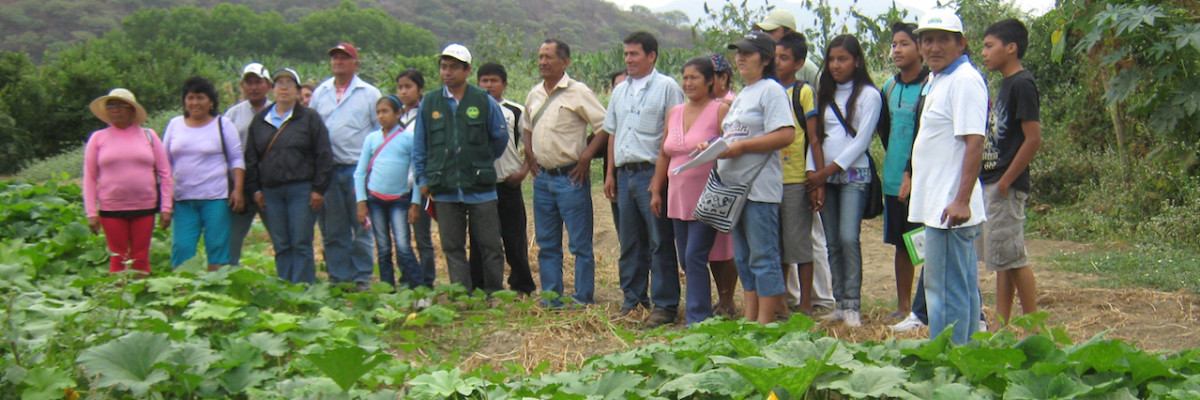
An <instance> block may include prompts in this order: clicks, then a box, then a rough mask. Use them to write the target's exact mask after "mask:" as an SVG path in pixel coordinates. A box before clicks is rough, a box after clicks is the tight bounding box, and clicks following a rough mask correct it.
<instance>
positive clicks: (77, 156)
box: [17, 145, 83, 183]
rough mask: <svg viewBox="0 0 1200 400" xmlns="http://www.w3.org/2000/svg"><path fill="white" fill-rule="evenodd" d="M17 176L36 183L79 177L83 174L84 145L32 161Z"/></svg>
mask: <svg viewBox="0 0 1200 400" xmlns="http://www.w3.org/2000/svg"><path fill="white" fill-rule="evenodd" d="M17 176H20V177H21V179H24V180H25V181H27V182H35V183H37V182H48V181H51V180H55V179H57V180H71V179H79V178H81V177H82V176H83V146H82V145H81V146H79V147H76V148H74V149H71V150H68V151H67V152H65V153H61V154H58V155H54V156H50V157H46V158H43V159H40V160H37V161H34V162H31V163H29V164H28V165H26V166H25V168H22V169H21V172H18V173H17Z"/></svg>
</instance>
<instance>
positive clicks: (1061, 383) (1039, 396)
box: [1004, 370, 1092, 400]
mask: <svg viewBox="0 0 1200 400" xmlns="http://www.w3.org/2000/svg"><path fill="white" fill-rule="evenodd" d="M1008 378H1009V379H1010V380H1011V382H1010V383H1009V385H1008V388H1007V390H1005V392H1004V399H1005V400H1044V399H1073V398H1076V397H1078V396H1082V395H1085V394H1087V393H1088V392H1090V391H1091V390H1092V387H1091V386H1088V385H1086V384H1084V383H1083V382H1080V381H1079V378H1077V377H1074V376H1072V375H1068V374H1058V375H1050V376H1039V375H1034V374H1033V373H1032V372H1029V371H1024V370H1021V371H1013V372H1011V373H1009V374H1008Z"/></svg>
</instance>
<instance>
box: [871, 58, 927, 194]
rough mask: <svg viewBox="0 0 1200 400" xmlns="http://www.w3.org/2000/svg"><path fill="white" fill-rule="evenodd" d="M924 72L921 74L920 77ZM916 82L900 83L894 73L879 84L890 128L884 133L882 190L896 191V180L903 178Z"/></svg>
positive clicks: (909, 151) (913, 117)
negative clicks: (886, 141) (886, 140)
mask: <svg viewBox="0 0 1200 400" xmlns="http://www.w3.org/2000/svg"><path fill="white" fill-rule="evenodd" d="M924 77H925V74H922V75H921V78H924ZM923 83H924V79H917V80H916V82H910V83H900V82H897V81H896V77H891V78H888V80H887V82H885V83H884V84H883V88H882V90H883V96H884V98H886V99H887V107H888V111H889V112H890V113H891V116H892V129H891V131H889V134H888V146H887V149H886V150H887V156H886V157H885V158H884V159H883V176H882V177H881V179H880V180H881V181H882V183H883V194H886V195H888V196H899V195H900V183H901V181H903V180H904V168H905V167H906V166H907V165H908V158H909V157H910V156H911V155H912V146H913V138H915V137H916V134H915V133H916V125H917V124H916V122H917V120H916V117H917V115H916V112H917V101H919V100H920V98H921V85H922V84H923Z"/></svg>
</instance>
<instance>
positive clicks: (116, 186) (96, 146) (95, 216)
mask: <svg viewBox="0 0 1200 400" xmlns="http://www.w3.org/2000/svg"><path fill="white" fill-rule="evenodd" d="M89 108H91V110H92V114H93V115H95V116H96V118H99V119H100V120H101V121H104V122H105V123H107V124H108V127H107V128H104V129H101V130H98V131H95V132H92V135H91V137H89V138H88V142H87V147H85V149H84V153H83V208H84V210H86V211H87V216H88V228H90V229H91V230H92V233H100V229H101V228H102V227H103V229H104V238H105V239H106V240H107V241H108V252H109V253H110V254H112V256H110V257H109V267H108V271H109V272H121V271H124V270H125V268H126V265H129V266H131V267H132V268H133V269H134V270H137V271H139V272H140V273H139V274H138V275H137V277H139V278H142V277H146V276H148V275H150V237H151V234H153V233H154V214H158V213H160V212H161V213H162V214H161V215H160V217H159V226H160V227H161V228H162V229H167V227H168V226H171V211H172V209H173V207H172V202H171V196H172V185H171V165H170V163H169V162H168V161H167V154H166V152H165V151H164V150H163V146H162V141H160V140H159V139H158V135H157V134H156V133H154V131H152V130H150V129H146V128H143V127H142V124H144V123H146V109H144V108H142V105H141V104H138V102H137V98H135V97H134V96H133V93H132V92H130V91H128V90H126V89H121V88H117V89H113V90H112V91H110V92H108V95H106V96H100V97H99V98H97V99H96V100H93V101H92V104H91V105H90V107H89ZM164 199H165V201H164Z"/></svg>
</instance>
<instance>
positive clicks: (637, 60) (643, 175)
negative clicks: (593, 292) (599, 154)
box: [604, 32, 683, 328]
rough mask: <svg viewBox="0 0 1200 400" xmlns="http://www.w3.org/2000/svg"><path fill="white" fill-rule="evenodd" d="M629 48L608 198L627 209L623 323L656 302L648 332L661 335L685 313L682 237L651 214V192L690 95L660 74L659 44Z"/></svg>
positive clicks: (639, 38)
mask: <svg viewBox="0 0 1200 400" xmlns="http://www.w3.org/2000/svg"><path fill="white" fill-rule="evenodd" d="M624 42H625V66H626V67H627V69H628V71H629V79H627V80H626V81H625V82H622V83H621V84H620V85H617V87H616V88H614V89H613V94H612V98H611V100H610V101H609V103H608V113H607V114H606V115H605V117H604V131H605V132H610V133H611V136H609V139H608V154H609V157H611V159H612V160H613V162H612V163H609V168H608V171H607V177H606V179H605V181H604V194H605V195H606V196H608V198H609V199H613V198H616V199H617V204H618V205H617V207H618V208H620V209H621V215H620V219H619V220H618V221H617V239H618V241H620V242H621V256H620V258H619V259H618V260H617V265H618V270H619V274H620V278H621V292H622V293H624V296H625V300H624V302H623V303H622V304H621V311H620V312H619V313H618V314H617V316H618V317H625V316H626V315H628V314H629V312H631V311H633V310H634V309H635V308H636V307H637V306H638V305H641V306H642V307H646V308H649V307H650V306H651V301H653V307H654V311H653V312H652V313H651V314H650V317H649V318H648V319H647V320H646V326H647V327H650V328H653V327H656V326H659V325H663V324H669V323H674V322H675V319H676V317H677V315H678V310H679V264H678V261H677V260H676V258H675V242H674V239H675V235H674V230H673V229H672V227H671V222H670V221H669V220H667V219H666V218H659V217H657V216H656V215H655V213H654V211H653V210H651V208H650V192H649V188H650V180H651V179H652V178H653V177H654V163H655V161H657V160H658V151H659V149H660V148H661V147H662V135H663V125H664V120H665V119H666V115H667V112H668V111H669V110H670V109H671V107H674V106H676V105H678V104H681V103H683V90H681V89H680V88H679V84H678V83H675V80H674V79H672V78H671V77H670V76H667V75H664V74H661V73H659V72H658V71H657V70H656V69H654V63H655V61H657V60H658V40H656V39H655V38H654V36H653V35H651V34H649V33H646V32H634V33H632V34H630V35H629V36H627V37H626V38H625V40H624ZM661 214H662V215H666V213H665V212H663V213H661ZM647 286H649V289H650V294H649V296H647V293H646V289H647Z"/></svg>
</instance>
